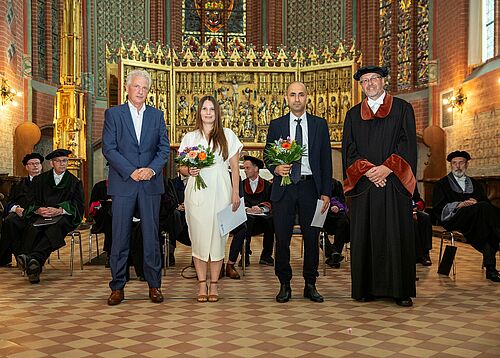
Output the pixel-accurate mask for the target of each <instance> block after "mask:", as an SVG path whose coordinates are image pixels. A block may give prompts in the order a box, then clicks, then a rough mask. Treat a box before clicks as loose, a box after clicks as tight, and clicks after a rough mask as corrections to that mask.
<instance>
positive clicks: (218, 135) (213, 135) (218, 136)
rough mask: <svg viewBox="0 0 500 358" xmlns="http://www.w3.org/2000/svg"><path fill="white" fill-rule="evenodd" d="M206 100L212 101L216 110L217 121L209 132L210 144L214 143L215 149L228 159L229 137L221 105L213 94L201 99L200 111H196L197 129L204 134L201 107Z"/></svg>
mask: <svg viewBox="0 0 500 358" xmlns="http://www.w3.org/2000/svg"><path fill="white" fill-rule="evenodd" d="M205 101H210V102H212V104H213V105H214V110H215V121H214V126H213V128H212V131H211V132H210V133H209V134H208V145H209V146H210V143H213V149H214V151H216V150H218V151H219V152H220V153H221V154H222V157H223V158H224V160H227V157H228V155H229V154H228V149H227V139H226V136H225V135H224V127H222V120H221V114H220V106H219V103H218V102H217V100H216V99H215V98H214V97H212V96H204V97H203V98H202V99H200V104H199V105H198V111H197V112H196V123H195V125H194V129H195V130H199V131H200V132H201V133H202V134H203V121H202V120H201V109H202V108H203V104H204V103H205Z"/></svg>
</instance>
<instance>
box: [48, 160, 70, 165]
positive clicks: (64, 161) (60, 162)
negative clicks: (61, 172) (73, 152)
mask: <svg viewBox="0 0 500 358" xmlns="http://www.w3.org/2000/svg"><path fill="white" fill-rule="evenodd" d="M52 161H53V162H56V163H59V164H65V163H67V162H68V159H52Z"/></svg>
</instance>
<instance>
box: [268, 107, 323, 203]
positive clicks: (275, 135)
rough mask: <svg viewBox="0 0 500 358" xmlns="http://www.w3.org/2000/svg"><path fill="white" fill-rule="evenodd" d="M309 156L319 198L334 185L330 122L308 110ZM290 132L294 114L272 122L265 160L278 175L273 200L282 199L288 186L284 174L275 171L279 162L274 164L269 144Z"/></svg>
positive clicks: (273, 188) (272, 191)
mask: <svg viewBox="0 0 500 358" xmlns="http://www.w3.org/2000/svg"><path fill="white" fill-rule="evenodd" d="M307 131H308V137H307V145H308V148H307V156H308V158H309V165H310V166H311V170H312V175H313V178H314V184H315V186H316V191H317V192H318V199H319V197H320V196H321V195H326V196H328V197H329V196H330V194H331V188H332V149H331V146H330V137H329V134H328V124H327V123H326V121H325V120H324V119H323V118H320V117H316V116H313V115H312V114H309V113H307ZM289 136H290V114H286V115H284V116H282V117H280V118H277V119H274V120H272V121H271V123H270V124H269V131H268V133H267V140H266V149H265V150H264V161H265V163H266V166H267V169H269V171H270V172H271V173H272V174H273V175H274V180H273V186H272V189H271V201H278V200H280V199H281V197H282V196H283V194H284V193H285V190H286V188H287V187H286V186H281V176H279V175H276V174H274V169H275V168H276V165H272V164H271V163H270V161H269V158H267V155H266V153H267V148H268V147H269V146H271V145H273V144H274V141H276V140H278V139H280V138H283V139H285V138H287V137H289Z"/></svg>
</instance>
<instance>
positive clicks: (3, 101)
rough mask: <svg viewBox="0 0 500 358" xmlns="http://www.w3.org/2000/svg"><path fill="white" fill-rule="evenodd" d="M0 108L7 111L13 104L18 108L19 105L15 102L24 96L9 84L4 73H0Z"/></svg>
mask: <svg viewBox="0 0 500 358" xmlns="http://www.w3.org/2000/svg"><path fill="white" fill-rule="evenodd" d="M0 81H1V83H0V108H1V109H5V108H6V107H7V105H9V104H11V105H13V106H14V107H17V106H18V103H17V102H16V101H15V98H16V97H21V96H22V95H23V93H22V92H18V91H16V90H15V89H14V88H12V87H11V86H10V85H9V82H8V81H7V79H6V78H5V75H4V74H3V73H0Z"/></svg>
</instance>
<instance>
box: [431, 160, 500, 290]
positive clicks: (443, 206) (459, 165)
mask: <svg viewBox="0 0 500 358" xmlns="http://www.w3.org/2000/svg"><path fill="white" fill-rule="evenodd" d="M470 159H471V156H470V154H469V153H467V152H466V151H455V152H452V153H450V154H448V156H447V158H446V160H448V161H449V162H450V164H451V172H450V173H449V174H448V175H447V176H445V177H444V178H442V179H440V180H439V181H438V182H437V183H436V184H435V185H434V189H433V195H432V200H433V208H434V210H435V212H436V215H437V216H438V217H439V218H440V222H441V225H442V226H443V227H444V228H445V229H446V230H457V231H460V232H461V233H462V234H463V235H464V236H465V239H466V241H467V242H468V243H469V244H471V245H472V247H474V248H475V249H476V250H478V251H479V252H481V253H482V254H483V266H484V267H485V268H486V278H487V279H488V280H491V281H494V282H500V274H499V273H498V271H497V269H496V253H497V251H498V245H499V242H500V208H497V207H495V206H493V205H492V204H491V203H490V201H489V200H488V198H487V197H486V194H485V192H484V189H483V187H482V186H481V184H480V183H479V182H478V181H476V180H474V179H472V178H471V177H469V176H467V175H466V171H467V167H468V165H469V160H470Z"/></svg>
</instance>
